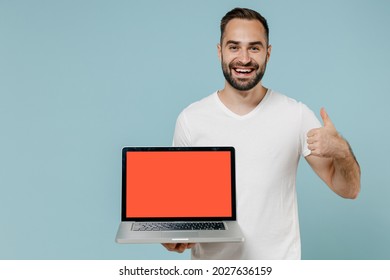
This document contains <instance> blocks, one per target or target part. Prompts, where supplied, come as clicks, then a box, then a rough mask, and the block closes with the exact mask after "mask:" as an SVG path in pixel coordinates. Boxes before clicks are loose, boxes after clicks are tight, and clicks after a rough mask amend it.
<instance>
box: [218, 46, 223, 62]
mask: <svg viewBox="0 0 390 280" xmlns="http://www.w3.org/2000/svg"><path fill="white" fill-rule="evenodd" d="M217 51H218V57H219V60H222V47H221V43H218V44H217Z"/></svg>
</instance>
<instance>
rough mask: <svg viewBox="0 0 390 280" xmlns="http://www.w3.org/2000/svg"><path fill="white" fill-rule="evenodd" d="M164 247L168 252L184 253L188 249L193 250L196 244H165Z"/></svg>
mask: <svg viewBox="0 0 390 280" xmlns="http://www.w3.org/2000/svg"><path fill="white" fill-rule="evenodd" d="M161 245H163V246H164V247H165V248H166V249H167V250H168V251H171V252H177V253H183V252H184V251H185V250H186V249H191V248H192V247H194V246H195V243H163V244H161Z"/></svg>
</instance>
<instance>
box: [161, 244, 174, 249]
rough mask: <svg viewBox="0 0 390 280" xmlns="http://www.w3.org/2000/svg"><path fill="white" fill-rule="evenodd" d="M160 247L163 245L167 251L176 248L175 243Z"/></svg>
mask: <svg viewBox="0 0 390 280" xmlns="http://www.w3.org/2000/svg"><path fill="white" fill-rule="evenodd" d="M161 245H163V246H164V247H165V248H166V249H167V250H168V251H174V250H175V248H176V246H177V244H176V243H162V244H161Z"/></svg>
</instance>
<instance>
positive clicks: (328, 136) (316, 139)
mask: <svg viewBox="0 0 390 280" xmlns="http://www.w3.org/2000/svg"><path fill="white" fill-rule="evenodd" d="M321 118H322V120H323V122H324V126H323V127H321V128H316V129H312V130H310V131H309V132H308V134H307V137H308V138H307V143H308V148H309V150H310V151H311V154H310V155H309V156H307V157H306V160H307V162H308V163H309V164H310V166H311V167H312V168H313V170H314V171H315V172H316V173H317V174H318V176H319V177H320V178H321V179H322V180H323V181H324V182H325V183H326V184H327V185H328V186H329V187H330V188H331V189H332V190H333V191H334V192H335V193H337V194H338V195H340V196H342V197H344V198H351V199H355V198H356V197H357V196H358V194H359V192H360V166H359V164H358V162H357V160H356V158H355V156H354V154H353V152H352V149H351V147H350V145H349V144H348V142H347V141H346V140H345V139H344V138H343V137H341V136H340V134H339V133H338V132H337V130H336V128H335V127H334V125H333V123H332V121H331V120H330V118H329V116H328V114H327V113H326V111H325V110H324V109H323V108H322V109H321Z"/></svg>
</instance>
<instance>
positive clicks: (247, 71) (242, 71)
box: [233, 68, 254, 75]
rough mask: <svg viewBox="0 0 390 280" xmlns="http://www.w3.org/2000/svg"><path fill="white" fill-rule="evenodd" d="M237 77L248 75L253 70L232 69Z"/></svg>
mask: <svg viewBox="0 0 390 280" xmlns="http://www.w3.org/2000/svg"><path fill="white" fill-rule="evenodd" d="M233 70H234V72H236V73H237V74H238V75H250V74H251V73H252V72H253V71H254V69H252V68H233Z"/></svg>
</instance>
